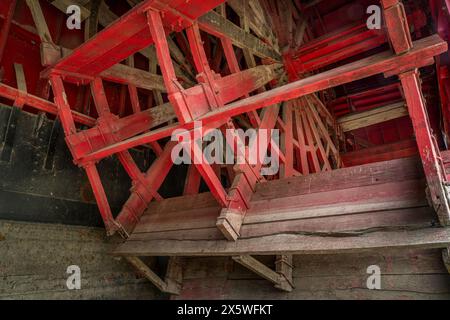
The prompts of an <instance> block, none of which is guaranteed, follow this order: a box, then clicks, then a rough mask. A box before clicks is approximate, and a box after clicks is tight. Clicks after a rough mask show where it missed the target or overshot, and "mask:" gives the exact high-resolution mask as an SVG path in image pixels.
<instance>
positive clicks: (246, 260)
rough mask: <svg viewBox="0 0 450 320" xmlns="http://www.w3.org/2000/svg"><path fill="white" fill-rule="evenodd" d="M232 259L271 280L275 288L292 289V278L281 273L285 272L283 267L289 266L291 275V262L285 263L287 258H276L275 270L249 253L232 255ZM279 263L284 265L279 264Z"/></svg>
mask: <svg viewBox="0 0 450 320" xmlns="http://www.w3.org/2000/svg"><path fill="white" fill-rule="evenodd" d="M283 257H287V256H283ZM291 257H292V256H291ZM232 259H233V260H234V261H236V262H237V263H239V264H240V265H242V266H244V267H245V268H247V269H249V270H251V271H253V272H254V273H256V274H257V275H259V276H261V277H262V278H264V279H266V280H268V281H270V282H272V283H273V284H274V285H275V288H277V289H280V290H282V291H287V292H291V291H292V290H293V289H294V287H293V285H292V279H290V280H288V278H287V277H286V274H284V273H283V272H285V270H284V269H286V268H289V267H290V269H291V270H290V274H291V275H292V264H291V263H287V262H288V259H287V258H286V259H285V260H280V259H277V263H276V264H277V271H273V270H272V269H270V268H269V267H267V266H266V265H264V264H263V263H261V262H259V261H258V260H256V259H255V258H253V257H251V256H249V255H241V256H234V257H232ZM281 264H284V265H283V266H281Z"/></svg>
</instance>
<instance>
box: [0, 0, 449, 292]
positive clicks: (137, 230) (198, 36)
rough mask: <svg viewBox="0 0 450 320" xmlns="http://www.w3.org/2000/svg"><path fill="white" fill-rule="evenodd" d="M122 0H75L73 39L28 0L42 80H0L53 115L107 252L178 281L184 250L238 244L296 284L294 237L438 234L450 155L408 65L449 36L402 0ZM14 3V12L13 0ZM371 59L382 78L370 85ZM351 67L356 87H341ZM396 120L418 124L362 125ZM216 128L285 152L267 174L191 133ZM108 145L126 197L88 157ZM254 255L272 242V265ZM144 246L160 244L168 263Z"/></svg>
mask: <svg viewBox="0 0 450 320" xmlns="http://www.w3.org/2000/svg"><path fill="white" fill-rule="evenodd" d="M50 2H51V3H52V4H53V6H55V7H56V8H58V9H62V10H64V8H65V7H64V6H62V5H61V3H62V1H50ZM126 2H127V5H129V6H130V9H129V10H128V11H127V12H126V13H125V14H123V15H122V16H120V18H119V17H118V16H115V14H114V13H113V12H112V11H111V10H109V8H108V7H107V6H106V5H105V2H104V1H78V4H79V5H80V7H81V8H82V13H86V12H88V13H89V17H83V18H86V19H87V20H86V25H85V34H84V37H85V40H86V41H85V42H84V43H83V44H82V45H81V46H79V47H77V48H75V49H73V50H70V49H68V48H65V47H63V46H61V45H59V44H56V43H55V42H54V41H53V40H52V35H51V34H50V32H49V29H48V26H47V24H46V21H45V18H44V15H43V12H42V9H41V7H40V5H39V1H31V0H27V5H28V7H29V9H30V10H31V12H32V16H33V20H34V22H35V24H36V28H37V30H38V34H39V37H40V40H41V56H42V64H43V65H44V66H45V67H46V68H45V69H44V70H43V71H42V72H41V74H40V78H41V83H42V89H41V91H40V94H39V95H40V97H38V96H37V95H32V94H30V93H27V90H26V88H25V87H23V86H22V87H21V86H20V83H19V81H18V82H17V84H18V86H17V88H13V87H11V86H8V85H6V84H0V95H1V96H3V97H4V98H6V99H9V100H13V101H14V106H15V107H16V108H19V109H20V108H22V107H23V106H25V105H26V106H29V107H32V108H35V109H37V110H40V111H43V112H46V113H48V114H53V115H57V117H58V121H60V124H61V126H62V129H63V131H64V135H65V141H66V143H67V146H68V147H69V150H70V153H71V155H72V157H73V160H74V163H75V165H77V166H79V167H81V168H83V169H84V170H85V172H86V175H87V177H88V179H89V182H90V185H91V187H92V191H93V194H94V196H95V200H96V202H97V205H98V209H99V212H100V215H101V217H102V219H103V222H104V226H105V228H106V233H107V234H108V235H109V236H112V235H114V234H115V233H119V234H120V235H121V236H122V237H123V239H124V242H123V243H122V244H121V245H120V246H119V247H118V248H117V249H116V251H115V252H114V254H116V255H121V256H125V257H126V259H127V260H128V261H129V262H130V263H131V264H132V265H134V266H135V267H136V268H137V269H139V270H140V271H141V272H142V273H143V274H144V275H145V276H146V277H147V278H148V279H149V280H151V281H152V282H153V283H154V284H155V285H156V286H157V287H158V288H159V289H160V290H162V291H164V292H169V293H173V294H177V293H179V292H180V287H181V281H182V272H181V270H182V261H183V260H182V258H181V257H184V256H232V257H233V260H234V261H236V262H238V263H239V264H242V265H243V266H245V267H247V268H249V269H250V270H252V271H254V272H256V273H257V274H258V275H260V276H262V277H263V278H265V279H267V280H269V281H270V282H272V283H273V284H274V285H275V286H276V287H277V288H279V289H281V290H285V291H291V290H292V289H293V286H294V285H293V282H292V255H294V254H311V253H340V252H349V251H352V252H353V251H356V252H359V251H366V250H376V249H381V248H407V247H408V248H409V247H414V248H417V247H426V248H447V246H448V245H449V244H450V230H449V229H448V228H447V226H448V225H449V218H450V207H449V199H450V198H449V189H448V182H449V175H448V172H447V171H446V170H447V168H446V163H447V162H448V163H450V160H448V159H447V158H449V157H448V155H447V153H445V152H443V153H441V151H440V148H439V144H438V141H437V138H436V135H435V134H436V132H433V130H432V128H431V125H430V122H429V117H428V114H427V106H426V99H425V97H424V95H423V93H422V81H421V77H420V72H419V69H420V68H424V67H429V66H432V65H434V63H435V58H436V57H439V59H438V61H439V64H438V66H439V67H438V70H439V72H440V73H441V74H442V73H445V71H444V69H445V68H446V66H445V61H446V59H444V58H443V57H444V56H445V57H446V56H447V55H446V52H447V42H446V41H445V40H446V39H445V37H446V35H444V34H443V33H442V32H441V33H440V34H439V35H437V34H431V33H430V34H427V33H424V34H418V31H417V30H420V29H417V30H416V32H415V33H414V38H412V37H411V34H410V25H409V24H408V21H413V22H414V23H415V24H419V27H420V19H419V18H420V17H419V18H418V17H417V14H418V13H417V11H412V13H410V11H408V14H407V12H406V11H405V7H404V5H403V3H402V1H400V0H381V1H361V2H363V3H364V4H365V5H369V3H375V4H377V5H380V6H381V8H382V13H383V17H384V19H383V20H384V25H383V27H382V28H381V29H375V30H373V29H368V28H367V25H366V21H365V20H364V19H366V18H367V16H366V15H365V14H366V13H365V12H364V14H363V15H362V18H363V19H360V20H358V21H352V22H351V23H347V21H345V20H344V21H343V22H339V21H337V22H336V23H335V28H334V29H333V30H334V31H332V32H330V28H329V27H328V29H327V28H326V25H327V23H324V22H323V21H320V19H315V18H314V17H315V13H314V12H311V10H310V8H316V10H317V7H316V6H317V5H320V4H314V2H320V1H312V2H305V1H287V0H283V1H256V0H249V1H234V0H233V1H227V2H226V3H225V1H222V0H208V1H204V0H189V1H185V0H169V1H161V0H145V1H139V0H132V1H126ZM341 2H343V1H341ZM9 5H10V8H11V10H10V12H11V11H13V8H14V7H15V5H16V1H9ZM8 19H9V18H7V19H6V22H5V23H6V24H11V21H10V19H9V20H8ZM99 26H101V28H102V30H100V31H98V30H99ZM271 26H273V28H271ZM320 28H322V29H323V30H322V32H320V34H321V36H319V37H318V36H315V34H317V33H318V32H316V29H320ZM97 32H98V33H97ZM2 34H3V32H2ZM413 39H414V41H413ZM1 43H2V41H0V44H1ZM3 46H4V45H3ZM0 47H2V46H0ZM2 52H3V50H0V53H2ZM445 70H446V69H445ZM17 74H18V75H19V74H21V73H20V71H19V72H18V73H17ZM377 77H378V78H380V77H381V78H382V79H383V80H382V81H380V83H381V85H379V84H377V85H375V86H374V85H370V86H369V87H367V88H366V87H364V85H363V84H364V83H375V82H376V81H375V82H374V81H373V79H377ZM442 78H443V76H442ZM18 79H19V77H18ZM386 79H387V80H386ZM446 80H447V79H445V81H446ZM445 83H446V82H439V85H440V88H441V95H443V96H445V97H446V92H447V91H445V89H443V88H446V89H448V88H447V86H446V84H445ZM48 84H50V86H51V91H50V88H49V86H48ZM352 85H354V86H355V87H358V88H359V90H357V91H356V92H355V90H353V92H350V93H348V92H344V94H342V91H343V90H344V91H345V90H348V88H349V86H352ZM361 88H362V90H361ZM74 92H78V97H77V96H75V95H74ZM52 100H53V101H54V102H53V101H52ZM445 101H446V100H445ZM443 109H445V110H446V112H447V111H448V110H447V106H444V107H443ZM408 116H409V118H410V120H409V119H408ZM445 119H447V118H445ZM393 121H403V123H405V124H406V126H409V127H411V130H410V131H411V133H410V135H409V136H408V139H406V140H407V141H406V140H405V141H406V142H405V141H403V140H402V141H400V140H401V139H398V141H397V142H395V141H394V142H395V143H394V144H393V145H389V143H380V145H379V146H375V145H374V144H373V143H371V142H369V141H368V140H369V139H365V138H364V134H362V132H363V131H362V130H365V128H367V127H370V126H377V125H383V124H385V123H391V124H392V123H393ZM199 123H200V124H201V127H199V126H198V124H199ZM214 129H219V130H220V131H221V132H225V131H227V130H230V131H233V130H234V132H235V131H236V130H239V129H240V130H248V129H255V130H256V134H257V139H258V141H259V139H262V138H265V139H262V140H264V141H265V143H263V145H262V146H261V145H260V147H261V148H262V152H263V154H264V155H265V156H269V155H270V156H272V157H276V158H277V159H278V161H279V164H280V168H279V170H278V171H277V172H276V173H274V174H272V175H263V174H261V172H262V169H263V168H265V167H266V166H267V164H266V163H265V162H264V161H263V160H261V159H259V160H258V161H257V162H256V163H252V162H251V161H250V160H249V157H250V156H249V154H248V153H245V152H244V154H243V155H237V156H243V157H244V160H245V161H244V162H243V163H239V164H209V163H207V161H205V159H204V155H203V151H204V149H205V148H206V145H205V144H202V143H200V142H198V141H197V140H196V139H199V140H201V139H203V138H204V137H205V136H207V135H208V134H209V133H210V132H211V131H212V130H214ZM180 130H183V131H184V132H188V135H189V137H190V139H192V141H193V143H191V144H190V145H189V146H190V147H189V150H185V152H188V153H189V156H190V159H191V160H192V164H189V165H185V166H183V167H182V170H181V173H180V171H177V172H178V173H177V175H176V178H175V180H176V181H177V182H176V184H180V185H184V188H183V190H182V192H178V193H177V192H175V194H174V195H175V196H172V197H164V196H163V195H162V194H161V191H160V189H161V187H162V185H163V183H164V182H165V181H167V180H166V179H168V177H169V176H170V172H171V171H172V170H174V168H175V167H176V166H177V165H175V164H174V161H173V153H174V149H175V148H176V147H177V145H178V143H179V141H176V139H175V140H174V139H173V134H174V132H179V131H180ZM273 130H278V131H279V132H280V141H279V143H277V141H275V140H273V137H272V136H271V135H270V132H272V131H273ZM267 132H269V134H268V133H267ZM444 132H447V131H444ZM366 133H367V132H366ZM8 134H13V133H11V132H8ZM444 135H445V134H444ZM414 138H415V139H414ZM244 140H245V139H244ZM239 143H241V144H244V145H246V141H242V137H240V136H239V135H236V134H235V135H231V136H227V140H226V141H225V146H224V148H226V147H227V145H228V146H234V145H235V144H239ZM247 147H248V145H247ZM367 148H369V149H367ZM366 149H367V150H366ZM133 150H134V151H136V150H137V151H142V150H147V151H148V150H151V155H152V157H153V158H154V160H153V161H152V162H151V165H150V166H149V167H148V168H142V166H139V165H138V163H137V162H136V159H135V158H134V157H133V152H134V151H133ZM132 151H133V152H132ZM3 153H5V151H4V150H3ZM417 154H419V155H420V159H421V161H419V160H418V157H416V155H417ZM109 157H117V159H118V160H119V161H120V163H121V165H122V166H123V169H124V170H125V171H126V173H127V174H128V177H129V179H130V180H131V184H132V188H131V190H130V195H129V197H128V200H127V201H126V202H125V203H123V207H122V208H121V210H120V211H119V212H113V210H112V209H111V205H110V200H111V199H109V198H108V195H107V192H106V191H105V186H104V182H102V179H101V172H100V173H99V170H98V163H99V162H101V161H103V160H104V159H106V158H109ZM422 167H423V169H422ZM172 179H173V178H172ZM169 180H170V179H169ZM170 181H173V180H170ZM67 183H70V182H69V181H68V182H67ZM435 214H437V215H436V217H437V219H435ZM445 250H446V249H445ZM257 255H275V256H276V260H275V261H276V262H275V270H273V269H271V268H269V267H268V266H266V265H265V264H263V263H261V262H260V261H259V260H257V259H256V258H254V257H252V256H257ZM144 256H169V257H171V258H170V260H169V264H168V267H167V273H166V276H165V277H161V276H159V275H157V274H156V273H155V272H153V271H152V270H151V269H150V268H149V267H148V266H147V265H146V264H145V263H144V261H145V259H142V258H141V257H144Z"/></svg>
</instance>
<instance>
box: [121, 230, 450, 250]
mask: <svg viewBox="0 0 450 320" xmlns="http://www.w3.org/2000/svg"><path fill="white" fill-rule="evenodd" d="M449 245H450V228H431V227H429V228H423V229H418V230H407V231H405V230H395V231H379V232H371V233H367V234H364V235H356V236H348V237H342V236H340V237H333V236H330V237H326V236H310V235H296V234H278V235H270V236H264V237H258V238H251V239H240V240H239V241H236V242H229V241H227V240H197V241H189V240H184V241H179V240H170V239H164V240H152V241H132V242H126V243H124V244H122V245H120V246H119V247H118V248H117V249H116V250H115V251H114V254H116V255H125V256H128V255H139V256H234V255H248V254H252V255H276V254H280V253H283V254H294V255H296V254H337V253H350V252H364V251H368V250H387V249H390V250H391V249H416V248H417V249H418V248H422V249H439V248H446V247H448V246H449Z"/></svg>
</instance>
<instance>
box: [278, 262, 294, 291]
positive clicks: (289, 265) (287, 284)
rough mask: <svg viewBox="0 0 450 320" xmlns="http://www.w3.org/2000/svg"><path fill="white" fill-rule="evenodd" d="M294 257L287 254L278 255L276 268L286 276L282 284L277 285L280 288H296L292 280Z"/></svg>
mask: <svg viewBox="0 0 450 320" xmlns="http://www.w3.org/2000/svg"><path fill="white" fill-rule="evenodd" d="M292 258H293V256H292V255H286V254H283V255H278V256H276V260H275V270H276V271H277V273H279V274H280V275H281V276H282V277H283V278H284V279H283V281H282V284H281V286H278V285H276V286H275V287H276V288H278V289H281V290H283V289H284V288H290V289H291V290H292V289H293V288H294V285H293V280H292V271H293V269H294V264H293V261H292V260H293V259H292ZM286 291H289V290H286Z"/></svg>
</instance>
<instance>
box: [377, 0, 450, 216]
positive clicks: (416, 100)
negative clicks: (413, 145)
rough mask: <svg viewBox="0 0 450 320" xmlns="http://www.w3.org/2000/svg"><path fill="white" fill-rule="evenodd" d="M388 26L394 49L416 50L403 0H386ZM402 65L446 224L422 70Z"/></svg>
mask: <svg viewBox="0 0 450 320" xmlns="http://www.w3.org/2000/svg"><path fill="white" fill-rule="evenodd" d="M382 4H383V9H384V15H385V20H386V26H387V29H388V33H389V37H390V40H391V43H392V47H393V49H394V51H395V52H396V53H397V54H399V55H404V54H408V53H409V52H411V51H412V50H414V46H415V44H413V43H412V41H411V34H410V33H409V27H408V22H407V18H406V13H405V9H404V6H403V4H402V3H401V1H400V0H382ZM405 66H406V67H407V66H408V65H407V64H406V65H403V66H399V70H401V71H402V73H401V74H400V75H399V77H400V81H401V83H402V86H403V91H404V95H405V99H406V102H407V105H408V110H409V114H410V116H411V120H412V124H413V128H414V132H415V134H416V141H417V146H418V148H419V154H420V156H421V158H422V163H423V167H424V171H425V176H426V178H427V183H428V189H429V193H430V197H431V202H432V205H433V206H434V208H435V210H436V212H437V214H438V217H439V220H440V222H441V224H442V225H449V224H450V201H449V200H450V199H449V195H448V190H447V186H446V176H445V168H444V166H443V163H442V158H441V155H440V151H439V147H438V146H437V142H436V138H435V137H434V136H433V134H432V131H431V128H430V124H429V120H428V115H427V110H426V106H425V99H424V97H423V94H422V89H421V82H420V76H419V71H418V69H417V66H416V68H409V69H408V68H405Z"/></svg>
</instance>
